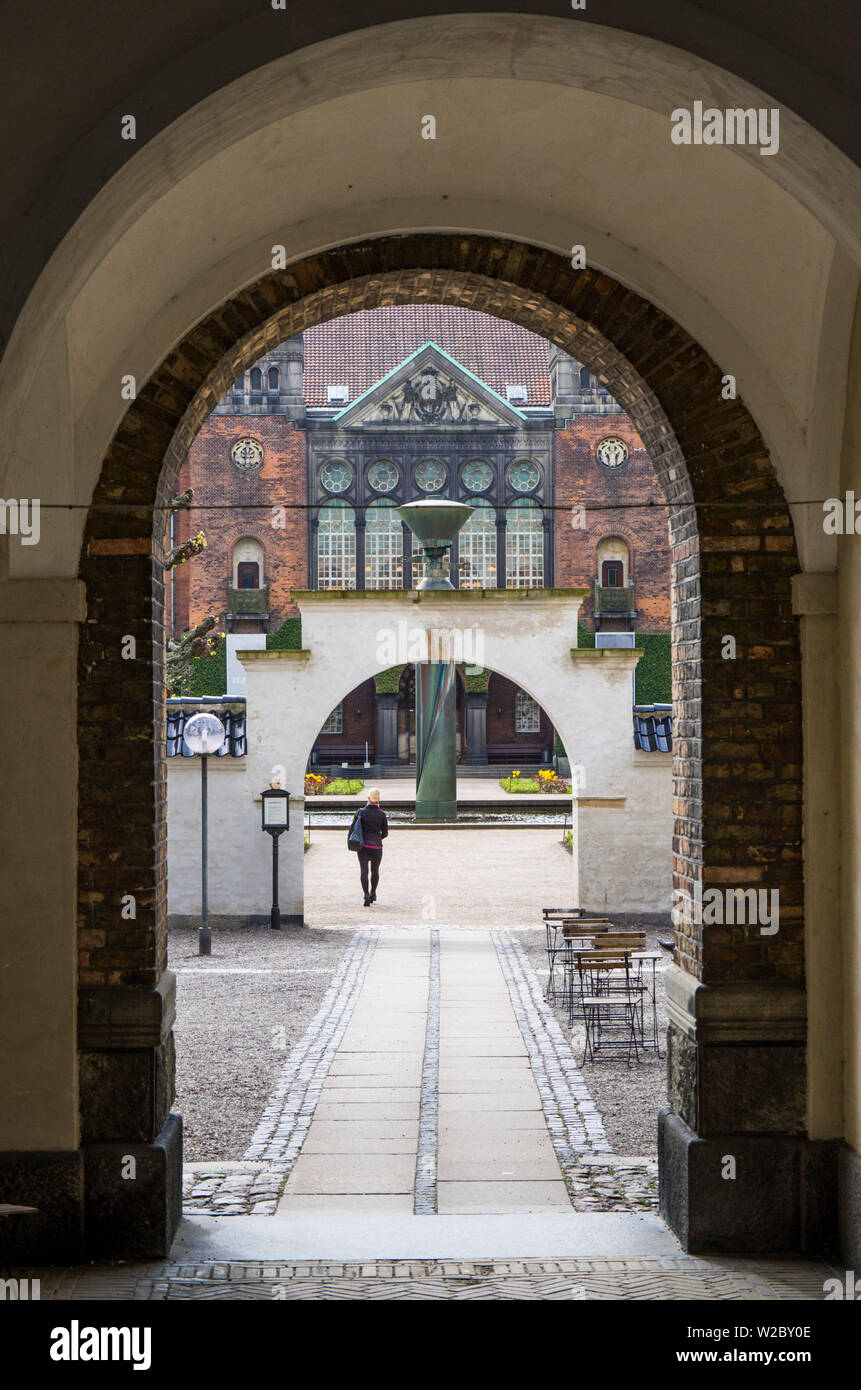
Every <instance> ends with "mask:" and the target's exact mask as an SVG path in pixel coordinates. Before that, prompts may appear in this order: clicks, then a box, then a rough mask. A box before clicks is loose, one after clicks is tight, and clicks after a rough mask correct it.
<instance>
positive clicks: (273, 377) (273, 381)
mask: <svg viewBox="0 0 861 1390" xmlns="http://www.w3.org/2000/svg"><path fill="white" fill-rule="evenodd" d="M267 379H268V381H269V390H270V391H277V390H278V382H279V375H278V368H277V367H270V368H269V373H268V378H267Z"/></svg>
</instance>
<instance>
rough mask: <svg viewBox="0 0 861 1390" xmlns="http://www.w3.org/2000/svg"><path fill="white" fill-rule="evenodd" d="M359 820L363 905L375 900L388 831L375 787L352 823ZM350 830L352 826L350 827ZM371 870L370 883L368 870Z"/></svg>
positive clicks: (367, 905) (384, 814)
mask: <svg viewBox="0 0 861 1390" xmlns="http://www.w3.org/2000/svg"><path fill="white" fill-rule="evenodd" d="M357 820H360V821H361V823H362V835H363V837H364V844H363V845H362V848H361V849H360V850H359V873H360V874H361V878H362V892H363V893H364V895H365V907H370V905H371V903H373V902H376V900H377V884H378V883H379V881H380V860H381V859H382V857H383V840H384V839H385V838H386V836H387V835H388V833H389V822H388V820H387V818H386V813H385V811H382V810H380V793H379V791H378V790H377V788H376V787H372V788H371V790H370V791H369V792H368V800H367V804H366V805H365V806H361V807H360V808H359V810H358V811H357V812H356V814H355V815H354V817H353V825H355V824H356V821H357ZM350 828H351V830H352V826H351V827H350ZM369 869H370V871H371V879H370V884H369V883H368V870H369Z"/></svg>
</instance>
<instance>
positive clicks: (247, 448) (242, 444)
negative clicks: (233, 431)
mask: <svg viewBox="0 0 861 1390" xmlns="http://www.w3.org/2000/svg"><path fill="white" fill-rule="evenodd" d="M230 457H231V458H232V459H233V462H234V465H235V466H236V468H238V470H239V472H240V473H253V472H254V470H255V469H257V468H259V467H260V466H261V464H262V463H263V445H262V444H261V443H260V441H259V440H258V439H237V441H236V443H235V444H234V445H233V447H232V449H231V450H230Z"/></svg>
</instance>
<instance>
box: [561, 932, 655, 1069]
mask: <svg viewBox="0 0 861 1390" xmlns="http://www.w3.org/2000/svg"><path fill="white" fill-rule="evenodd" d="M577 967H578V972H579V975H580V1005H581V1008H582V1010H583V1022H584V1025H585V1029H586V1042H585V1047H584V1051H583V1062H586V1061H587V1060H588V1061H590V1062H594V1061H596V1060H598V1058H599V1057H602V1056H603V1057H607V1058H615V1059H618V1060H621V1059H622V1058H623V1057H624V1058H625V1060H626V1061H627V1063H628V1065H629V1066H630V1065H631V1054H632V1053H633V1055H634V1058H635V1060H636V1061H639V1060H640V1052H639V1040H640V1039H641V1038H642V1035H643V1018H642V1015H643V995H644V992H645V986H644V985H643V984H642V983H641V982H639V981H637V980H636V979H635V978H634V977H633V975H632V972H631V952H630V951H629V950H624V949H622V950H619V949H618V948H617V949H615V950H614V949H612V948H605V947H604V946H603V945H602V946H600V947H598V948H595V949H593V950H588V951H581V952H578V956H577Z"/></svg>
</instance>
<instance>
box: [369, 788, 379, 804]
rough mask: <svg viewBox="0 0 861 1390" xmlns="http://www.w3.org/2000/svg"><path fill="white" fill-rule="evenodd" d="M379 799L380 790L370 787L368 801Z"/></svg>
mask: <svg viewBox="0 0 861 1390" xmlns="http://www.w3.org/2000/svg"><path fill="white" fill-rule="evenodd" d="M379 799H380V789H379V787H371V790H370V791H369V792H368V800H369V801H379Z"/></svg>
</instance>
